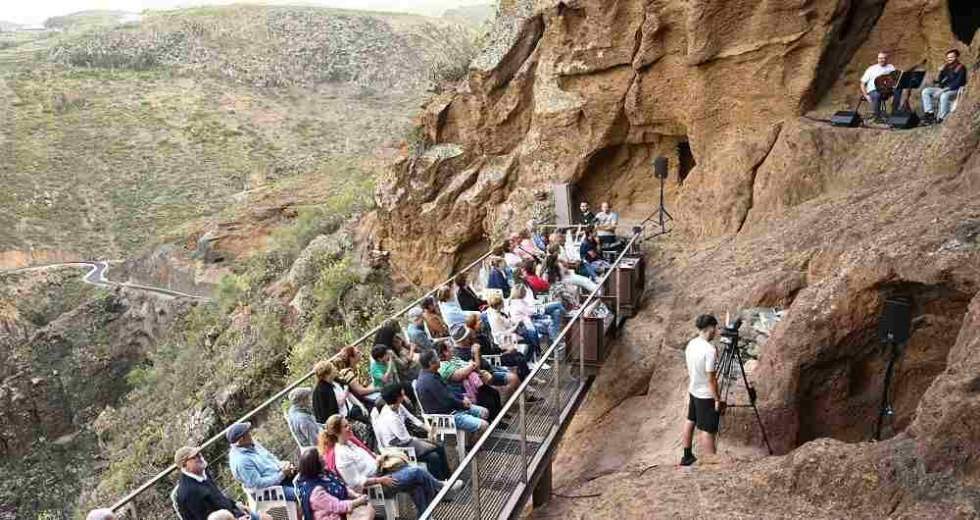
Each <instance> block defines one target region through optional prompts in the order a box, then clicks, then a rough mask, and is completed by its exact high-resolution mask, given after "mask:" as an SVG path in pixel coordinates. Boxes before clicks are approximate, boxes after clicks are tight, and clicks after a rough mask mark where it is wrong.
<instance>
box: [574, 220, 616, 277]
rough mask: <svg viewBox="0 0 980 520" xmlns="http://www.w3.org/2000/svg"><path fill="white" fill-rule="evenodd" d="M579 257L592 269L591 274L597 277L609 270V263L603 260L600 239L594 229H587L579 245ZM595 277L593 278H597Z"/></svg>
mask: <svg viewBox="0 0 980 520" xmlns="http://www.w3.org/2000/svg"><path fill="white" fill-rule="evenodd" d="M579 257H581V258H582V262H583V263H584V264H587V265H588V266H589V267H591V272H592V273H595V275H598V274H602V273H604V272H606V271H607V270H608V269H609V262H607V261H606V260H605V259H604V258H602V250H601V248H600V247H599V237H598V235H596V230H595V228H593V227H588V228H585V238H583V239H582V243H581V245H579ZM595 275H593V276H592V278H595Z"/></svg>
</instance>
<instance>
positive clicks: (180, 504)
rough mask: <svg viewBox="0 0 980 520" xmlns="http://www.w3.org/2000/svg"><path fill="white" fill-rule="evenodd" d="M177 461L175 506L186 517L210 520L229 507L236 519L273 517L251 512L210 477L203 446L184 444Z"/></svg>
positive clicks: (256, 519) (187, 518)
mask: <svg viewBox="0 0 980 520" xmlns="http://www.w3.org/2000/svg"><path fill="white" fill-rule="evenodd" d="M174 464H175V465H176V466H177V468H179V469H180V473H181V475H180V479H179V480H178V481H177V492H176V493H175V495H174V500H175V504H174V505H175V506H176V507H177V511H178V512H180V518H181V519H182V520H207V519H208V516H209V515H210V514H211V513H214V512H215V511H221V510H227V511H229V512H231V514H232V515H234V517H235V518H241V519H252V520H260V519H261V520H270V517H269V516H268V515H259V514H257V513H251V512H249V510H248V508H247V507H245V506H244V505H242V504H237V503H235V501H234V500H232V499H230V498H228V497H227V496H225V494H224V493H222V492H221V489H220V488H219V487H218V486H217V485H216V484H215V483H214V480H212V479H211V478H209V477H208V474H207V471H205V470H206V468H207V467H208V463H207V462H206V461H205V460H204V457H202V456H201V451H200V449H199V448H195V447H192V446H184V447H182V448H179V449H178V450H177V452H176V453H174Z"/></svg>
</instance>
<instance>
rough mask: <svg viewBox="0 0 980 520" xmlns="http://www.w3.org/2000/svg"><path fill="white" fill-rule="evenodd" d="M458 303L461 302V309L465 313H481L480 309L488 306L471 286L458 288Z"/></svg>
mask: <svg viewBox="0 0 980 520" xmlns="http://www.w3.org/2000/svg"><path fill="white" fill-rule="evenodd" d="M456 301H458V302H459V308H460V309H463V310H464V311H479V310H480V307H483V306H484V305H486V304H487V302H485V301H483V300H482V299H480V297H479V296H477V295H476V292H474V291H473V288H472V287H470V286H469V285H467V286H466V287H458V286H457V287H456Z"/></svg>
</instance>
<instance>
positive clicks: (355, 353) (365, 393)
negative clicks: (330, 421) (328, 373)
mask: <svg viewBox="0 0 980 520" xmlns="http://www.w3.org/2000/svg"><path fill="white" fill-rule="evenodd" d="M330 362H331V363H333V366H334V367H336V369H337V375H336V377H335V380H336V381H337V382H338V383H340V384H341V385H343V386H346V387H349V388H350V391H351V393H353V394H354V396H355V397H357V398H358V399H359V400H360V401H361V402H363V403H364V404H366V405H368V406H373V405H374V401H375V400H376V399H377V398H378V396H379V395H380V393H379V392H380V391H381V389H380V388H374V387H373V386H371V384H370V383H367V382H365V380H364V379H362V378H361V374H360V372H359V371H360V363H361V350H360V349H358V348H354V347H353V346H350V345H348V346H346V347H344V348H342V349H340V351H339V352H337V354H335V355H334V357H332V358H330ZM328 417H329V416H328ZM317 420H318V421H319V420H320V419H319V418H318V419H317ZM323 421H326V418H324V419H323ZM321 422H322V421H321Z"/></svg>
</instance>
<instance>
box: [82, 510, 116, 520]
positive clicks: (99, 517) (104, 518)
mask: <svg viewBox="0 0 980 520" xmlns="http://www.w3.org/2000/svg"><path fill="white" fill-rule="evenodd" d="M85 520H116V514H115V513H113V512H112V509H93V510H91V511H89V512H88V516H86V517H85Z"/></svg>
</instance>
